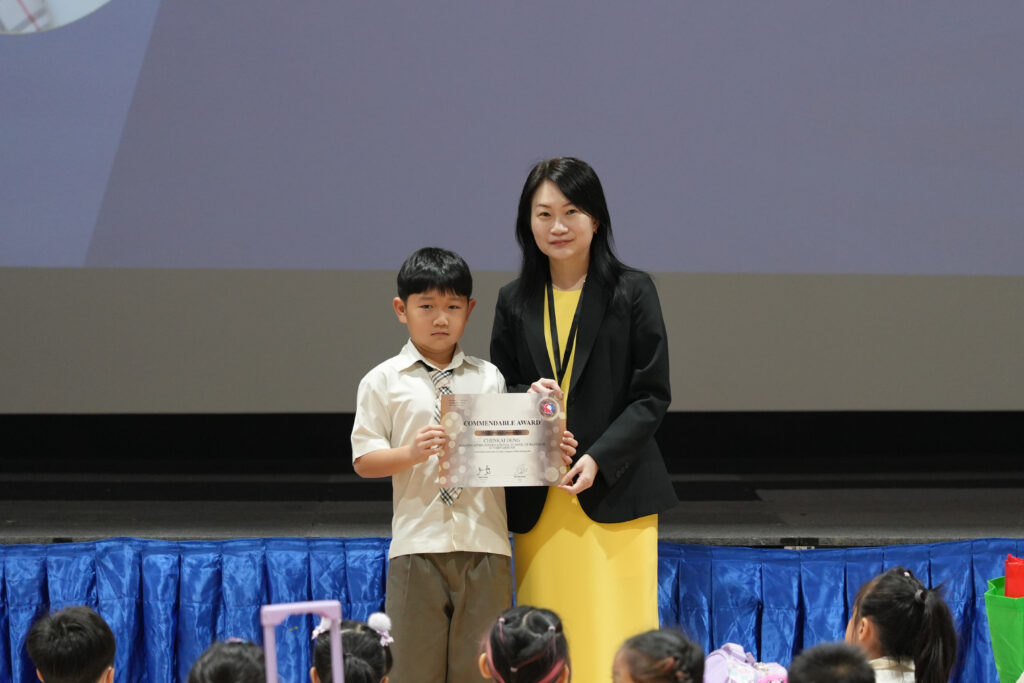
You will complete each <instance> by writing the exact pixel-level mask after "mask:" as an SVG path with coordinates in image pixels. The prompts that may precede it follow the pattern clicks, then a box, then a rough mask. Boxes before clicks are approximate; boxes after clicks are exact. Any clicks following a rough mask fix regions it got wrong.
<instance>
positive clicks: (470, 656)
mask: <svg viewBox="0 0 1024 683" xmlns="http://www.w3.org/2000/svg"><path fill="white" fill-rule="evenodd" d="M510 564H511V562H510V560H509V558H508V557H506V556H505V555H495V554H492V553H466V552H454V553H424V554H419V555H399V556H398V557H394V558H392V559H391V561H390V563H389V565H388V580H387V589H386V591H387V592H386V594H385V605H386V607H385V609H386V611H387V613H388V616H390V617H391V623H392V631H391V635H392V636H393V637H394V639H395V642H394V643H393V644H392V645H391V655H392V657H393V658H394V668H392V670H391V675H390V677H389V681H390V683H470V682H472V683H479V681H480V680H481V679H480V670H479V668H478V667H477V660H478V659H479V657H480V644H481V643H482V642H483V638H484V636H485V635H486V634H487V633H488V631H489V630H490V628H491V625H492V624H493V623H494V621H495V620H496V619H497V618H498V616H499V615H500V614H501V613H502V612H503V611H505V610H506V609H508V608H509V606H510V605H511V603H512V574H511V570H510Z"/></svg>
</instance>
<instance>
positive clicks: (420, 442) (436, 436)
mask: <svg viewBox="0 0 1024 683" xmlns="http://www.w3.org/2000/svg"><path fill="white" fill-rule="evenodd" d="M446 443H448V435H447V434H445V431H444V429H443V428H442V427H441V425H427V426H426V427H420V429H419V431H417V432H416V438H415V439H414V440H413V443H412V459H413V461H414V462H416V463H421V462H424V461H426V460H428V459H429V458H430V457H431V456H433V455H441V454H442V453H444V446H445V444H446Z"/></svg>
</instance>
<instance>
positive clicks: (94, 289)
mask: <svg viewBox="0 0 1024 683" xmlns="http://www.w3.org/2000/svg"><path fill="white" fill-rule="evenodd" d="M511 275H512V274H511V273H507V272H500V273H499V272H478V273H476V289H477V293H476V296H477V299H478V307H477V309H476V310H475V312H474V313H473V316H472V319H471V321H470V325H469V329H468V332H467V335H466V337H465V346H466V348H467V350H469V351H470V352H471V353H475V354H476V355H480V356H484V357H486V355H487V345H488V338H489V334H490V325H491V317H492V315H493V308H494V301H495V298H496V294H497V289H498V287H500V285H501V284H503V283H504V282H506V281H508V280H509V279H510V277H511ZM656 280H657V283H658V287H659V291H660V293H661V298H662V305H663V307H664V310H665V318H666V322H667V325H668V328H669V334H670V340H671V345H672V349H671V353H672V356H671V358H672V386H673V393H674V400H673V403H672V410H677V411H682V410H851V409H852V410H859V409H872V410H890V409H892V410H897V409H910V410H918V409H922V410H925V409H929V410H931V409H935V410H950V409H952V410H956V409H965V410H1001V409H1013V410H1022V409H1024V388H1022V386H1024V385H1022V382H1021V379H1022V378H1024V359H1022V354H1021V349H1022V348H1024V316H1022V315H1021V311H1024V278H1020V277H965V276H850V275H726V274H679V273H662V274H657V275H656ZM393 291H394V275H393V273H391V272H385V271H361V272H360V271H310V270H299V271H290V270H161V269H138V270H135V269H32V268H24V269H23V268H2V269H0V321H2V327H0V349H2V354H0V412H4V413H35V412H54V413H63V412H71V413H106V412H113V413H121V412H188V413H193V412H279V411H280V412H292V411H296V412H307V411H308V412H320V411H351V410H353V409H354V400H355V390H356V384H357V383H358V381H359V378H360V377H361V376H362V374H363V373H364V372H365V371H366V370H368V369H369V368H370V367H371V366H373V365H374V364H376V363H377V362H379V361H380V360H382V359H384V358H385V357H387V356H389V355H392V354H394V353H395V352H396V351H397V350H398V349H399V347H400V346H401V344H403V343H404V341H405V339H406V336H405V333H404V327H403V326H402V325H401V324H400V323H398V322H397V320H396V319H395V317H394V314H393V313H392V311H391V303H390V302H391V298H392V296H393Z"/></svg>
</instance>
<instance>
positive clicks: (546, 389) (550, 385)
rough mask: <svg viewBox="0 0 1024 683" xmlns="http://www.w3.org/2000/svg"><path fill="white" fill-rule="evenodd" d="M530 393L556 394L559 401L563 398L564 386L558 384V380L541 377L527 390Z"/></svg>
mask: <svg viewBox="0 0 1024 683" xmlns="http://www.w3.org/2000/svg"><path fill="white" fill-rule="evenodd" d="M526 393H528V394H554V395H555V398H557V399H558V400H559V401H561V400H562V387H560V386H558V382H556V381H555V380H553V379H551V378H549V377H541V378H540V379H538V380H537V381H536V382H534V383H533V384H531V385H530V388H529V389H527V390H526Z"/></svg>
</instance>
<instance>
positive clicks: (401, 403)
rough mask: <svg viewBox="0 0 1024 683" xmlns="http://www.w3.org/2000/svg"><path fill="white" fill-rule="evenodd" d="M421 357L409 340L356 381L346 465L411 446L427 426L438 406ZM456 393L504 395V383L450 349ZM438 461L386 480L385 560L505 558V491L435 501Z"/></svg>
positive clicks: (481, 363)
mask: <svg viewBox="0 0 1024 683" xmlns="http://www.w3.org/2000/svg"><path fill="white" fill-rule="evenodd" d="M424 362H425V361H424V359H423V356H422V355H420V353H419V351H417V350H416V347H415V346H414V345H413V343H412V341H409V342H407V343H406V345H405V346H404V347H402V351H401V352H400V353H399V354H398V355H397V356H394V357H393V358H390V359H388V360H386V361H384V362H383V363H381V364H380V365H378V366H377V367H375V368H373V369H372V370H370V371H369V372H368V373H366V376H364V377H363V379H362V380H361V381H360V382H359V391H358V394H357V398H356V415H355V423H354V425H353V427H352V459H353V461H354V460H357V459H358V458H360V457H361V456H363V455H366V454H367V453H371V452H373V451H376V450H380V449H384V448H397V447H399V446H406V445H409V444H411V443H413V439H414V437H415V435H416V432H417V430H419V429H420V427H423V426H424V425H427V424H430V423H431V422H432V421H433V415H434V405H435V404H436V402H437V398H436V394H435V390H434V384H433V382H431V381H430V374H429V371H428V370H427V368H426V367H425V366H424ZM444 369H447V370H452V371H453V375H452V378H451V384H450V386H451V389H452V392H453V393H456V394H488V393H495V392H498V393H503V392H504V391H505V379H504V378H503V377H502V376H501V373H500V372H499V371H498V368H496V367H495V366H494V365H492V364H491V363H488V362H487V361H485V360H481V359H479V358H475V357H473V356H467V355H465V354H464V353H463V352H462V349H461V348H459V347H456V349H455V356H454V357H453V358H452V362H451V364H450V365H449V366H448V367H447V368H444ZM437 473H438V465H437V459H436V458H430V459H429V460H427V461H426V462H422V463H419V464H418V465H414V466H413V467H411V468H409V469H407V470H404V471H402V472H399V473H398V474H396V475H394V476H393V477H391V487H392V507H393V510H394V515H393V517H392V520H391V549H390V551H389V552H388V557H389V558H391V557H397V556H398V555H410V554H413V553H447V552H455V551H466V552H484V553H496V554H499V555H510V554H511V548H510V547H509V540H508V521H507V519H506V517H505V490H504V489H502V488H466V489H463V491H462V494H461V495H460V496H459V497H458V499H457V500H456V501H455V504H454V505H445V504H444V503H442V502H441V499H440V496H439V493H438V491H439V489H438V484H437Z"/></svg>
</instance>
